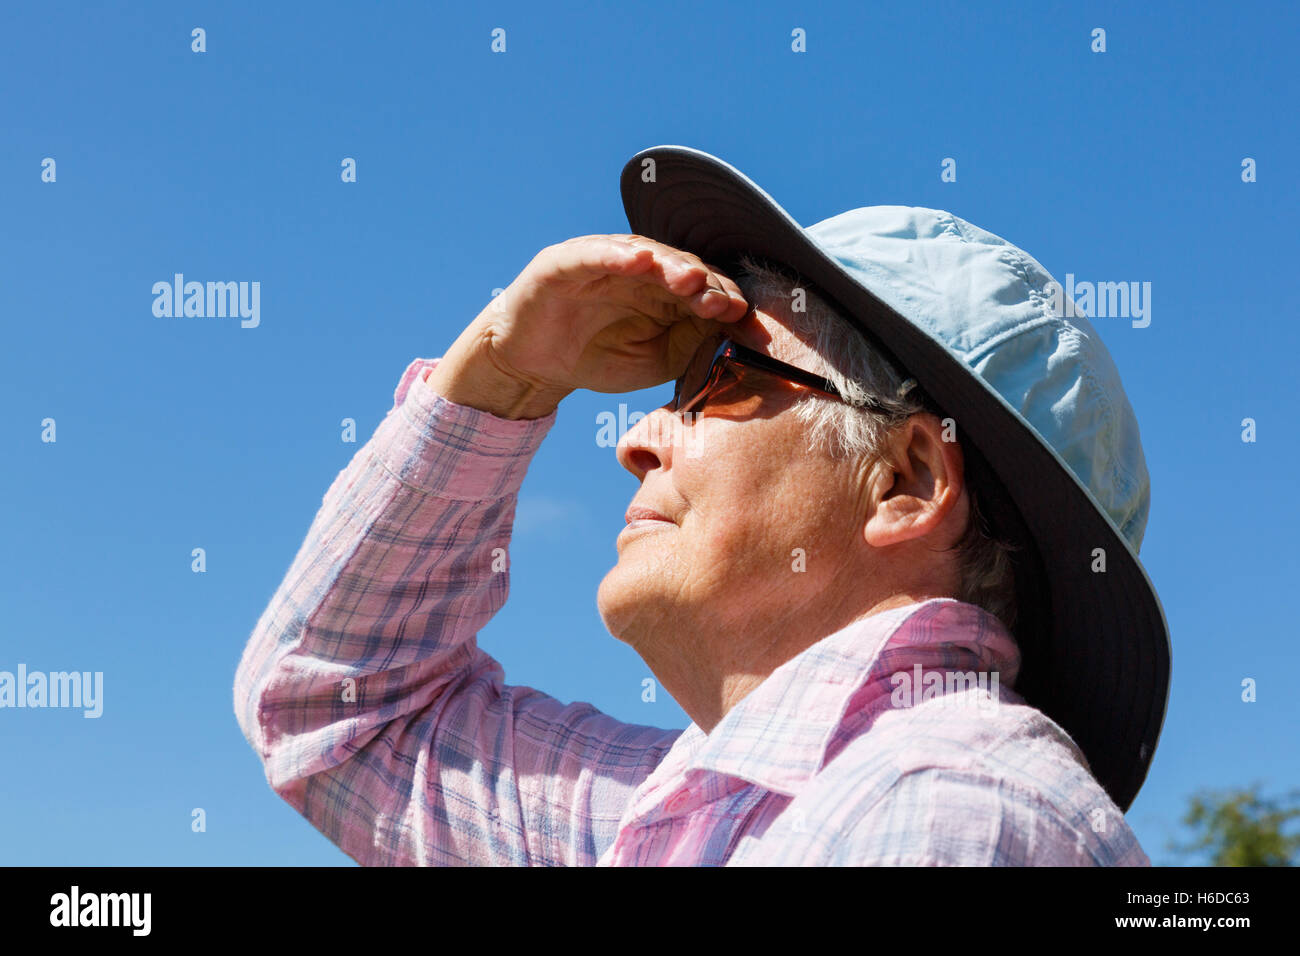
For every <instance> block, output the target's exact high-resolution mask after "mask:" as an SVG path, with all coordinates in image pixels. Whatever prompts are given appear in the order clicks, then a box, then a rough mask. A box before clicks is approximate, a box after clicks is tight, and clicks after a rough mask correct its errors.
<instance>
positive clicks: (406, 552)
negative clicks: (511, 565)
mask: <svg viewBox="0 0 1300 956" xmlns="http://www.w3.org/2000/svg"><path fill="white" fill-rule="evenodd" d="M436 361H437V360H432V361H429V360H423V359H418V360H416V361H415V362H412V363H411V365H410V366H409V367H408V368H407V370H406V372H405V374H404V375H403V376H402V379H401V381H400V383H399V385H398V388H397V391H396V394H395V396H394V399H395V402H394V406H393V408H392V410H390V411H389V413H388V415H387V416H386V417H385V419H384V420H383V422H382V423H381V424H380V425H379V427H378V428H377V429H376V431H375V433H374V436H373V437H372V438H371V439H370V441H369V442H367V443H366V444H365V445H364V446H363V447H362V448H361V449H360V450H358V452H357V454H356V455H355V456H354V457H353V459H352V461H351V462H350V463H349V464H348V466H347V467H346V468H345V469H344V470H343V471H342V472H341V473H340V474H339V475H338V477H337V478H335V480H334V482H333V483H332V484H331V485H330V487H329V490H328V491H327V492H326V494H325V496H324V500H323V503H322V506H321V508H320V510H319V512H318V513H317V515H316V517H315V520H314V521H313V522H312V525H311V528H310V530H309V531H308V533H307V537H306V539H305V541H304V542H303V544H302V546H301V548H300V550H299V552H298V554H297V556H296V558H295V559H294V561H293V563H292V565H291V566H290V568H289V571H288V573H287V575H286V576H285V579H284V581H283V582H282V583H281V584H280V586H279V588H278V589H277V591H276V593H275V595H274V596H273V598H272V600H271V603H270V604H269V606H268V607H267V608H266V610H265V611H264V612H263V613H262V615H261V618H260V619H259V621H258V623H257V626H256V627H255V628H254V630H253V633H252V636H251V637H250V639H249V642H248V645H247V647H246V648H245V650H244V654H243V657H242V659H241V661H240V664H239V668H238V670H237V673H236V678H235V688H234V701H235V713H236V716H237V719H238V721H239V724H240V727H241V729H242V730H243V732H244V735H245V736H246V737H247V738H248V741H249V743H250V744H251V745H252V746H253V748H254V749H255V750H256V752H257V754H258V755H259V757H260V758H261V759H262V761H263V764H264V767H265V770H266V776H267V780H268V782H269V783H270V785H271V787H272V789H273V790H274V791H275V792H276V793H277V794H279V795H280V796H281V797H282V798H283V799H284V800H286V801H287V802H288V803H289V804H290V805H291V806H293V807H294V808H295V809H297V810H298V811H299V812H300V813H302V814H303V815H304V816H305V817H306V818H307V819H308V820H309V821H310V822H311V823H312V824H313V825H314V826H315V827H316V828H317V829H318V830H320V831H321V832H322V833H323V834H325V836H327V837H328V838H329V839H330V840H332V841H333V842H334V843H336V844H337V845H338V846H339V847H340V848H341V849H342V850H343V851H344V852H345V853H347V854H348V855H349V856H351V857H352V858H353V859H354V860H356V861H357V862H359V863H361V864H363V865H438V864H534V865H565V864H567V865H587V864H594V863H595V862H596V860H597V859H598V858H599V857H600V855H601V853H603V852H604V849H605V848H606V847H607V846H608V845H609V844H611V843H612V842H613V840H614V837H615V835H616V833H617V826H618V822H619V819H620V818H621V816H622V814H623V810H624V809H625V807H626V804H627V801H628V800H629V799H630V797H631V795H632V792H633V790H635V788H636V786H637V785H638V784H639V783H640V782H641V781H642V780H643V779H644V778H645V777H646V776H648V775H649V773H650V772H651V771H652V770H653V769H654V767H655V766H656V765H657V764H658V763H659V761H660V760H661V759H662V757H663V756H664V754H666V753H667V751H668V750H669V749H670V748H671V746H672V743H673V741H674V740H675V739H676V738H677V736H678V735H679V734H680V731H676V730H661V729H658V728H654V727H648V726H642V725H636V724H624V723H620V722H619V721H616V720H614V719H612V718H610V717H608V716H607V715H605V714H602V713H601V712H599V711H597V710H596V709H595V708H594V707H592V706H591V705H590V704H586V703H573V704H568V705H565V704H562V703H561V702H559V701H557V700H555V699H554V698H551V697H548V696H547V695H545V694H542V693H540V692H538V691H536V690H533V689H532V688H529V687H516V686H506V685H505V684H504V682H503V673H502V669H501V667H500V665H499V664H498V663H497V661H495V660H494V659H493V658H492V657H491V656H489V655H488V654H486V653H485V652H484V651H482V650H481V649H480V648H479V647H478V646H477V641H476V637H475V635H476V634H477V632H478V631H479V629H481V628H482V627H483V626H484V625H485V624H486V623H487V622H488V620H489V619H490V618H491V617H492V615H493V614H495V613H496V611H497V610H498V609H499V608H500V607H501V606H502V604H503V603H504V602H505V599H506V594H507V590H508V572H507V571H506V570H505V556H506V549H507V548H508V546H509V540H510V529H511V526H512V523H513V521H514V512H515V503H516V497H517V493H518V490H519V486H520V484H521V482H522V481H523V477H524V474H525V471H526V470H527V467H528V463H529V461H530V460H531V458H532V456H533V454H534V453H535V452H536V450H537V448H538V447H539V446H540V443H541V441H542V439H543V437H544V436H545V434H546V432H547V431H548V430H549V429H550V427H551V425H552V424H553V422H554V414H552V415H551V416H548V417H547V418H543V419H537V420H533V421H513V420H506V419H501V418H497V417H496V416H494V415H491V414H489V413H487V412H484V411H481V410H479V409H474V408H468V407H466V406H462V405H457V404H454V403H452V402H448V401H447V400H445V399H443V398H442V397H441V396H438V395H437V394H436V393H435V392H434V391H433V390H432V389H431V388H430V387H429V386H428V385H427V384H426V383H425V382H424V381H423V378H424V376H425V375H426V374H427V370H428V369H430V368H432V367H433V366H434V365H435V364H436Z"/></svg>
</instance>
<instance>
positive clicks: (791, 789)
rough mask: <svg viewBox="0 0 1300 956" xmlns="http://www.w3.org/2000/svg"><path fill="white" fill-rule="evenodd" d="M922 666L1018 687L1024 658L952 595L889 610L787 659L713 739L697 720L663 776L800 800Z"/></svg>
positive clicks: (985, 617) (998, 629)
mask: <svg viewBox="0 0 1300 956" xmlns="http://www.w3.org/2000/svg"><path fill="white" fill-rule="evenodd" d="M916 664H920V665H921V666H922V667H923V668H931V667H933V668H947V669H956V670H978V671H984V672H989V673H997V674H998V675H999V682H1000V685H1001V687H1002V688H1005V689H1007V690H1010V689H1011V687H1012V685H1013V684H1014V681H1015V677H1016V672H1017V671H1018V669H1019V666H1020V652H1019V649H1018V648H1017V647H1016V644H1015V641H1014V639H1013V638H1012V637H1011V635H1010V634H1009V633H1008V632H1007V630H1006V628H1005V627H1004V626H1003V625H1002V622H1001V621H999V620H998V619H997V618H996V617H994V616H993V615H992V614H989V613H988V612H987V611H985V610H983V609H982V608H979V607H976V606H974V605H971V604H965V603H962V602H959V601H955V600H953V599H951V598H934V599H931V600H928V601H924V602H921V603H919V604H910V605H907V606H905V607H900V608H893V609H890V610H887V611H882V612H880V613H878V614H873V615H871V616H869V617H865V618H861V619H859V620H857V621H854V622H853V623H852V624H849V625H848V626H847V627H844V628H842V629H841V630H839V631H836V632H835V633H834V634H831V635H828V636H827V637H824V638H822V639H821V640H820V641H818V642H817V643H815V644H813V645H811V646H810V647H808V648H806V649H804V650H803V651H802V652H800V653H799V654H797V655H795V656H794V657H792V658H791V659H790V660H788V661H786V662H785V663H784V664H782V665H781V666H780V667H778V668H777V669H776V670H774V671H773V672H772V673H771V674H769V675H768V676H767V677H766V678H765V679H764V680H763V682H762V683H761V684H759V685H758V686H757V687H755V688H754V689H753V690H752V691H750V692H749V693H748V694H747V695H746V696H745V697H744V698H742V699H741V700H740V701H739V702H738V703H736V704H735V705H734V706H733V707H732V708H731V709H730V710H729V711H727V713H726V715H725V716H724V717H723V718H722V720H721V721H719V722H718V724H717V726H716V727H714V728H713V730H712V732H710V733H709V734H707V735H706V734H705V733H704V731H703V730H702V729H701V728H700V727H699V726H698V725H696V724H694V723H692V724H691V725H690V727H688V728H687V729H686V730H685V731H684V732H683V733H682V735H681V737H680V738H679V739H678V741H677V742H676V745H675V746H674V747H673V751H672V753H671V755H670V758H671V759H665V761H664V763H670V764H671V765H672V766H667V767H665V766H662V765H661V766H660V768H658V770H659V771H663V772H665V773H668V774H672V773H673V771H674V769H675V768H680V769H682V770H684V772H685V773H688V774H689V773H690V772H692V771H696V770H700V771H713V772H716V773H721V774H729V775H732V776H735V777H740V778H742V779H745V780H748V781H750V782H752V783H755V784H757V785H759V786H761V787H764V788H766V789H768V790H775V791H778V792H780V793H784V794H787V795H790V796H793V795H794V794H796V793H798V791H799V790H800V789H802V788H803V787H804V785H806V784H807V783H808V781H809V780H811V779H812V777H813V776H814V775H815V774H816V773H817V772H818V771H819V770H820V769H821V767H822V764H823V762H824V759H825V757H826V751H827V748H828V747H829V746H830V744H831V742H832V739H833V737H834V734H835V731H836V730H837V729H838V728H839V727H840V726H841V725H842V724H843V723H844V721H845V720H846V719H847V718H848V717H849V716H850V715H853V714H859V713H861V712H862V711H863V710H865V709H867V708H869V707H871V706H872V705H873V704H874V705H877V706H878V705H880V704H881V703H884V702H886V701H888V698H889V696H890V693H891V691H893V690H894V688H895V687H896V686H898V685H897V684H896V683H895V682H894V681H892V680H891V677H892V675H894V674H897V673H899V672H902V671H909V670H910V669H911V668H912V667H913V666H914V665H916ZM655 776H656V777H660V778H661V779H662V775H661V773H659V772H656V774H655Z"/></svg>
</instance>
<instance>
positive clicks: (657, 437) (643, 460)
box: [614, 405, 680, 481]
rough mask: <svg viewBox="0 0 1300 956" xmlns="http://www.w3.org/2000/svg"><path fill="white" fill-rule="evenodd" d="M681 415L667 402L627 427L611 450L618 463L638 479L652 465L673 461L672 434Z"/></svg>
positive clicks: (678, 423) (663, 464)
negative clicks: (670, 408)
mask: <svg viewBox="0 0 1300 956" xmlns="http://www.w3.org/2000/svg"><path fill="white" fill-rule="evenodd" d="M679 425H680V419H679V418H678V416H677V414H676V413H675V412H671V411H669V410H668V406H667V405H662V406H660V407H659V408H656V409H655V410H654V411H652V412H651V413H650V414H648V415H646V416H645V418H642V419H640V420H639V421H638V422H637V423H636V424H635V425H633V426H632V427H631V428H629V429H628V430H627V432H626V433H625V434H624V435H623V437H622V438H620V439H619V441H618V447H617V448H616V449H615V450H614V454H615V456H616V457H617V458H618V463H619V464H620V465H622V466H623V467H624V468H626V469H627V470H628V471H630V472H631V473H632V474H634V475H636V477H637V480H638V481H643V480H644V479H645V476H646V475H647V474H649V473H650V472H651V471H652V470H653V469H655V468H668V467H671V465H672V454H673V452H672V446H673V436H675V435H676V434H677V431H678V426H679Z"/></svg>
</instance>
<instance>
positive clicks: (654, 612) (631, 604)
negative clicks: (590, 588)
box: [596, 562, 668, 646]
mask: <svg viewBox="0 0 1300 956" xmlns="http://www.w3.org/2000/svg"><path fill="white" fill-rule="evenodd" d="M638 572H642V569H637V571H632V569H630V568H626V567H624V566H623V564H622V563H621V562H620V563H619V564H616V565H615V566H614V567H613V568H611V569H610V571H609V573H608V574H606V575H605V577H604V579H603V580H602V581H601V582H600V587H599V588H597V590H596V610H597V612H598V613H599V614H600V619H601V621H603V622H604V624H605V628H606V630H608V631H609V633H610V634H612V635H613V636H614V637H616V638H617V639H618V640H620V641H622V642H623V643H625V644H630V645H632V646H635V645H636V640H637V637H638V636H639V635H640V634H641V633H642V632H644V631H646V630H647V629H650V630H657V629H658V628H659V627H660V626H661V625H662V623H663V621H664V620H665V619H666V618H667V613H666V612H667V607H668V605H667V600H666V598H667V596H666V595H665V594H664V593H663V592H662V589H661V588H655V587H647V586H646V585H647V582H646V581H645V580H644V578H643V577H642V575H641V574H640V573H638Z"/></svg>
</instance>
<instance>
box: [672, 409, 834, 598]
mask: <svg viewBox="0 0 1300 956" xmlns="http://www.w3.org/2000/svg"><path fill="white" fill-rule="evenodd" d="M737 432H740V429H732V430H731V434H726V435H720V436H710V439H709V441H708V443H707V444H706V448H709V449H710V453H708V454H706V455H704V456H702V457H700V458H698V459H694V460H689V461H686V462H683V463H681V468H680V471H679V472H678V476H677V477H678V478H679V480H680V484H679V490H680V491H681V493H682V494H683V496H684V497H685V498H686V500H687V501H689V502H690V505H691V507H690V511H689V512H688V514H689V517H690V519H691V520H690V528H689V531H690V532H691V533H690V535H688V538H689V540H690V548H691V552H692V562H691V563H692V565H699V566H698V567H695V568H694V570H696V571H697V572H703V573H705V574H707V575H709V576H710V577H713V576H716V577H719V578H728V579H730V578H734V577H737V576H747V577H752V576H753V575H756V574H764V576H766V574H765V571H766V570H770V569H778V570H779V569H784V568H788V567H789V565H790V563H791V561H792V560H793V558H792V556H791V551H792V550H793V548H795V547H804V548H805V549H807V548H808V547H810V546H811V544H812V542H811V541H810V540H809V539H810V537H811V536H812V534H813V532H815V530H816V529H817V527H818V525H819V523H820V521H821V516H822V515H823V514H824V512H825V508H824V500H823V499H824V498H825V491H824V488H825V481H826V476H825V475H824V474H821V473H820V472H819V471H818V470H817V469H816V468H814V467H812V465H813V463H812V462H810V460H809V459H808V458H807V457H806V448H805V447H804V446H803V445H799V444H795V443H793V442H792V441H791V440H789V439H782V438H781V436H771V435H768V436H756V437H755V438H754V439H753V440H748V441H745V442H743V444H742V443H741V442H740V441H739V440H738V439H740V438H741V437H742V435H740V434H737ZM674 467H675V469H676V463H675V464H674Z"/></svg>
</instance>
